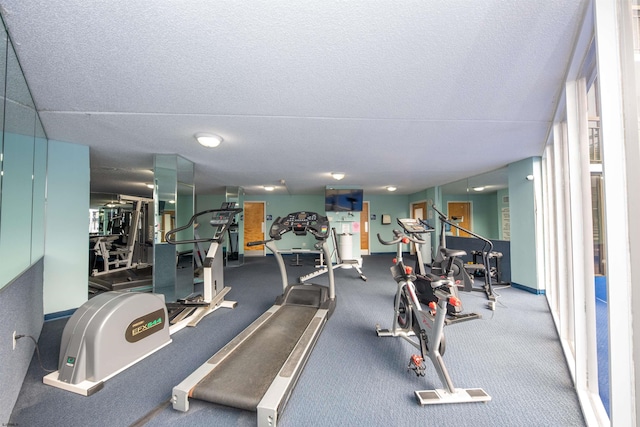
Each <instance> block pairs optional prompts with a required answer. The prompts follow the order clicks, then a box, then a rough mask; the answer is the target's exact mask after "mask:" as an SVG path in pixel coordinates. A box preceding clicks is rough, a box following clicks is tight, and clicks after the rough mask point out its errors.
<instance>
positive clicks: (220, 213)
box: [209, 209, 242, 240]
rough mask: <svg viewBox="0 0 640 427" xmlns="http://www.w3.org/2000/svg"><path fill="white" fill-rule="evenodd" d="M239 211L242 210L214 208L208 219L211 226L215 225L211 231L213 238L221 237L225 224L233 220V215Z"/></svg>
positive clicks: (225, 227)
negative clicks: (214, 228)
mask: <svg viewBox="0 0 640 427" xmlns="http://www.w3.org/2000/svg"><path fill="white" fill-rule="evenodd" d="M240 212H242V210H241V209H231V210H216V211H214V212H213V215H212V217H211V220H209V224H211V226H212V227H217V228H216V230H215V232H214V233H213V238H214V239H215V240H218V239H220V238H221V237H222V235H223V234H224V232H225V230H226V229H227V226H228V225H229V223H230V222H231V221H232V220H233V217H234V216H236V214H238V213H240Z"/></svg>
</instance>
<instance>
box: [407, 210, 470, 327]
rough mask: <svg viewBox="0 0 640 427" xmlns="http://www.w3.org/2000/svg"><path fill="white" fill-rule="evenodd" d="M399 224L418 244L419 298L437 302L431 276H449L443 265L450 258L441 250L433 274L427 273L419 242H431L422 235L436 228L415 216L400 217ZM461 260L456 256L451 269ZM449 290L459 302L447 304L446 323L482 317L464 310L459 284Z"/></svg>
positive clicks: (415, 283) (424, 300)
mask: <svg viewBox="0 0 640 427" xmlns="http://www.w3.org/2000/svg"><path fill="white" fill-rule="evenodd" d="M398 225H400V227H402V230H403V231H404V233H405V234H406V235H408V236H413V237H414V238H415V239H414V240H412V242H414V244H415V246H416V279H415V280H414V285H415V287H416V291H417V292H418V300H419V301H420V302H421V303H423V304H430V303H432V302H433V303H437V301H438V298H437V297H436V295H435V293H434V291H433V287H432V286H431V282H432V279H431V277H437V280H440V279H441V276H444V277H447V275H448V272H446V271H443V268H442V266H444V265H447V262H448V259H447V258H446V257H445V256H444V255H443V254H442V253H441V252H439V253H438V256H437V257H436V259H439V261H438V262H434V263H433V264H432V268H431V275H429V274H427V272H426V270H425V268H424V260H423V259H422V250H421V246H422V244H420V243H417V242H424V244H429V242H427V241H424V240H423V237H422V236H423V235H424V234H429V233H432V232H433V231H435V229H434V228H433V227H431V226H430V225H429V224H427V223H426V222H425V221H423V220H421V219H413V218H398ZM398 257H400V259H402V253H399V254H398ZM459 260H460V259H459V258H457V257H454V259H453V260H452V264H451V266H450V267H449V270H453V271H454V272H455V271H456V267H457V265H458V261H459ZM436 266H437V267H436ZM454 274H455V273H454ZM452 277H453V276H452ZM449 291H450V293H451V295H452V296H454V297H456V298H455V300H456V302H457V303H458V304H447V317H446V319H445V324H447V325H450V324H452V323H457V322H463V321H465V320H473V319H478V318H479V317H480V315H479V314H477V313H465V312H464V311H463V309H462V303H461V302H460V300H459V299H458V287H457V286H452V287H451V288H450V290H449Z"/></svg>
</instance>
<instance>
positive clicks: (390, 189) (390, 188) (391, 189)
mask: <svg viewBox="0 0 640 427" xmlns="http://www.w3.org/2000/svg"><path fill="white" fill-rule="evenodd" d="M397 189H398V188H397V187H394V186H393V185H390V186H388V187H387V191H396V190H397Z"/></svg>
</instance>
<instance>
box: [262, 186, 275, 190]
mask: <svg viewBox="0 0 640 427" xmlns="http://www.w3.org/2000/svg"><path fill="white" fill-rule="evenodd" d="M264 189H265V190H266V191H273V190H275V189H276V187H274V186H273V185H265V186H264Z"/></svg>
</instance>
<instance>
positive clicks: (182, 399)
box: [171, 212, 336, 427]
mask: <svg viewBox="0 0 640 427" xmlns="http://www.w3.org/2000/svg"><path fill="white" fill-rule="evenodd" d="M330 230H331V229H330V227H329V220H328V218H327V217H325V216H322V215H319V214H317V213H315V212H294V213H290V214H288V215H287V216H285V217H278V218H276V220H275V221H274V222H273V224H272V225H271V228H270V230H269V237H270V239H269V240H266V241H258V242H251V243H249V244H248V245H249V246H257V245H261V244H265V245H266V246H267V248H268V249H269V250H270V251H271V252H273V254H274V255H275V259H276V261H277V262H278V266H279V268H280V274H281V279H282V286H283V293H282V295H281V296H279V297H278V298H277V299H276V301H275V303H274V305H273V306H272V307H271V308H270V309H269V310H267V311H266V312H265V313H264V314H262V315H261V316H260V317H259V318H258V319H256V320H255V321H254V322H253V323H252V324H251V325H249V326H248V327H247V328H246V329H245V330H244V331H242V332H241V333H240V334H239V335H238V336H237V337H235V338H234V339H233V340H231V342H229V343H228V344H227V345H225V346H224V347H223V348H222V349H221V350H220V351H218V352H217V353H216V354H215V355H213V357H211V358H210V359H209V360H208V361H207V362H205V363H204V364H203V365H202V366H200V367H199V368H198V369H197V370H196V371H194V372H193V373H192V374H191V375H189V376H188V377H187V378H186V379H185V380H184V381H182V382H181V383H180V384H178V385H177V386H175V387H174V388H173V392H172V397H171V402H172V404H173V409H176V410H178V411H188V410H189V399H190V398H192V399H198V400H204V401H208V402H212V403H216V404H220V405H225V406H230V407H234V408H238V409H242V410H246V411H254V412H257V417H258V419H257V421H258V426H259V427H262V426H265V427H267V426H269V427H275V426H276V425H277V421H278V416H279V414H280V413H282V411H283V410H284V407H285V405H286V404H287V401H288V399H289V396H290V395H291V392H292V391H293V388H294V387H295V384H296V382H297V380H298V378H299V376H300V374H301V373H302V370H303V369H304V365H305V364H306V361H307V359H308V358H309V356H310V354H311V351H312V350H313V347H314V346H315V343H316V341H317V340H318V337H319V336H320V333H321V332H322V330H323V328H324V325H325V323H326V322H327V320H328V319H329V317H330V316H331V314H332V313H333V310H334V309H335V304H336V298H335V286H334V276H333V267H332V265H331V263H330V262H329V263H327V265H328V267H329V271H328V273H329V274H328V276H329V287H327V286H323V285H317V284H308V283H305V284H299V283H298V284H288V278H287V271H286V266H285V262H284V259H283V257H282V254H281V252H280V250H278V247H277V246H276V244H275V242H276V241H277V240H280V239H281V238H282V235H284V234H286V233H288V232H293V233H294V234H295V235H297V236H305V235H306V234H307V233H311V234H312V235H313V236H314V237H315V238H316V239H317V240H318V241H319V243H321V246H322V250H323V252H324V255H325V257H326V259H331V258H330V252H329V246H328V244H327V238H328V237H329V235H330ZM248 369H250V371H251V372H250V374H248V372H247V370H248Z"/></svg>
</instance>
